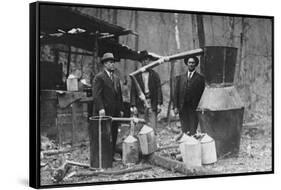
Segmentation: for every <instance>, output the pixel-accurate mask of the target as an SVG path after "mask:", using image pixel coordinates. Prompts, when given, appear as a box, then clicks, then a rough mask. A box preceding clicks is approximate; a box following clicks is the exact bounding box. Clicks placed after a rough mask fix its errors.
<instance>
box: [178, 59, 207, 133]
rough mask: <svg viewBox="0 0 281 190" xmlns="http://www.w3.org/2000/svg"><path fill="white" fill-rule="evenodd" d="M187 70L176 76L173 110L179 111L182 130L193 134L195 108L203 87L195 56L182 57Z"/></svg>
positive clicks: (195, 124) (196, 123)
mask: <svg viewBox="0 0 281 190" xmlns="http://www.w3.org/2000/svg"><path fill="white" fill-rule="evenodd" d="M184 63H185V64H186V67H187V72H186V73H185V74H182V75H180V76H177V77H176V84H175V91H174V112H175V114H177V113H179V117H180V122H181V127H182V132H183V133H189V135H193V134H195V133H196V130H197V125H198V116H197V113H196V108H197V106H198V103H199V101H200V98H201V96H202V93H203V91H204V88H205V79H204V77H203V76H202V75H200V74H199V73H198V72H196V71H195V68H196V67H197V66H198V64H199V60H198V58H197V57H195V56H192V57H187V58H185V59H184Z"/></svg>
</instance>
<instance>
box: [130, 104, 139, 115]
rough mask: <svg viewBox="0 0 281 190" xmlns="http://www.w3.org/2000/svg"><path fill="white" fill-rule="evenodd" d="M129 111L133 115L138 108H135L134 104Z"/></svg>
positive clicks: (136, 112)
mask: <svg viewBox="0 0 281 190" xmlns="http://www.w3.org/2000/svg"><path fill="white" fill-rule="evenodd" d="M131 113H132V114H133V115H137V114H138V110H137V108H136V107H135V106H133V107H131Z"/></svg>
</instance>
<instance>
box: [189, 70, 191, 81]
mask: <svg viewBox="0 0 281 190" xmlns="http://www.w3.org/2000/svg"><path fill="white" fill-rule="evenodd" d="M190 79H191V72H190V73H188V80H190Z"/></svg>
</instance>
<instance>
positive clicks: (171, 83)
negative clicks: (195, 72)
mask: <svg viewBox="0 0 281 190" xmlns="http://www.w3.org/2000/svg"><path fill="white" fill-rule="evenodd" d="M174 20H175V27H174V29H175V41H176V47H177V51H179V50H180V35H179V27H178V14H177V13H174ZM174 67H175V62H173V63H172V64H171V70H170V100H169V105H168V112H167V118H168V124H170V111H171V105H172V101H173V91H174V90H173V89H174V88H173V86H174V83H173V81H174V80H173V79H174Z"/></svg>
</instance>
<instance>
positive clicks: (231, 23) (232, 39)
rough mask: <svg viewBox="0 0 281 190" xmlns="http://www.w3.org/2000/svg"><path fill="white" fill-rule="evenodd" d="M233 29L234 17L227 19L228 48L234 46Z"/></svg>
mask: <svg viewBox="0 0 281 190" xmlns="http://www.w3.org/2000/svg"><path fill="white" fill-rule="evenodd" d="M234 27H235V18H234V17H229V41H228V45H229V46H230V47H233V46H234V44H235V43H234V42H235V41H234V40H235V39H234Z"/></svg>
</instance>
